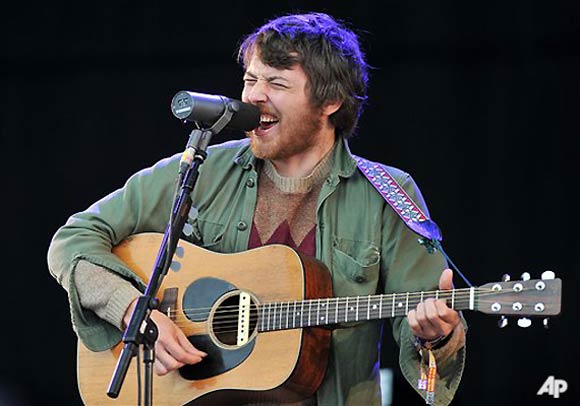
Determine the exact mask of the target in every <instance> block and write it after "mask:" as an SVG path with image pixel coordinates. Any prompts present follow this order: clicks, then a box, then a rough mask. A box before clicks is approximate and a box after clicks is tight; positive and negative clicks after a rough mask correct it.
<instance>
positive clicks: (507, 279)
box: [501, 273, 511, 282]
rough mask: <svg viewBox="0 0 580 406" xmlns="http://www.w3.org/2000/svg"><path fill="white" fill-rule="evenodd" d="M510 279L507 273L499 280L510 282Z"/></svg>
mask: <svg viewBox="0 0 580 406" xmlns="http://www.w3.org/2000/svg"><path fill="white" fill-rule="evenodd" d="M510 279H511V277H510V276H509V274H507V273H504V274H503V275H502V276H501V280H502V282H509V281H510Z"/></svg>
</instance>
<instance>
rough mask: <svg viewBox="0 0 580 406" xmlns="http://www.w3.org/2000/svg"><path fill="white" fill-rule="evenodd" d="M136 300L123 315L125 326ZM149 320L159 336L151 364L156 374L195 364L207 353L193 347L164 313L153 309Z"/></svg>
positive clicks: (164, 373)
mask: <svg viewBox="0 0 580 406" xmlns="http://www.w3.org/2000/svg"><path fill="white" fill-rule="evenodd" d="M136 302H137V299H135V300H133V301H132V302H131V304H130V305H129V307H128V308H127V311H126V312H125V315H124V316H123V323H124V325H125V326H126V325H127V324H128V323H129V321H130V320H131V315H132V314H133V309H134V307H135V304H136ZM151 320H152V321H153V322H154V323H155V325H156V326H157V329H158V331H159V337H158V338H157V341H156V342H155V363H154V364H153V366H154V370H155V373H156V374H157V375H159V376H162V375H166V374H167V373H169V372H171V371H175V370H176V369H178V368H181V367H182V366H184V365H186V364H197V363H198V362H201V361H202V360H203V359H204V358H205V356H206V355H207V354H206V353H205V352H203V351H200V350H198V349H197V348H195V347H194V346H193V345H192V344H191V343H190V342H189V340H188V339H187V337H186V336H185V334H183V331H181V329H180V328H179V327H177V325H175V323H174V322H173V321H171V319H170V318H169V317H167V316H166V315H165V314H163V313H161V312H160V311H158V310H153V311H152V312H151Z"/></svg>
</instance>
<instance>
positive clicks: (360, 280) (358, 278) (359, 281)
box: [354, 275, 366, 283]
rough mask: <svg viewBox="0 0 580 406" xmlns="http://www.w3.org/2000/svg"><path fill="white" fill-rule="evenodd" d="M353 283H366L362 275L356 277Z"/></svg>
mask: <svg viewBox="0 0 580 406" xmlns="http://www.w3.org/2000/svg"><path fill="white" fill-rule="evenodd" d="M354 280H355V281H357V282H358V283H363V282H365V281H366V278H365V277H364V276H362V275H358V276H357V277H356V278H354Z"/></svg>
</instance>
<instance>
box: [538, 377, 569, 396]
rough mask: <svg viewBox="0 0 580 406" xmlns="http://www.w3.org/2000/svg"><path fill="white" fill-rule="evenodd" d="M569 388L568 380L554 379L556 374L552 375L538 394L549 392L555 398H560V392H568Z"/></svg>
mask: <svg viewBox="0 0 580 406" xmlns="http://www.w3.org/2000/svg"><path fill="white" fill-rule="evenodd" d="M567 389H568V382H566V381H565V380H563V379H554V375H550V376H549V377H548V379H546V381H545V382H544V384H543V385H542V387H541V388H540V390H539V391H538V393H536V395H543V394H544V393H547V394H549V395H550V396H553V397H554V398H559V397H560V393H564V392H566V390H567Z"/></svg>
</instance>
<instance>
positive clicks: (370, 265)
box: [332, 237, 381, 295]
mask: <svg viewBox="0 0 580 406" xmlns="http://www.w3.org/2000/svg"><path fill="white" fill-rule="evenodd" d="M332 245H333V247H332V274H333V282H334V289H335V294H340V295H364V294H371V293H375V291H376V287H377V282H378V277H379V264H380V260H381V255H380V251H379V248H378V247H377V246H376V245H375V244H373V243H372V242H369V241H355V240H349V239H345V238H338V237H335V238H334V241H333V244H332Z"/></svg>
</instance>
